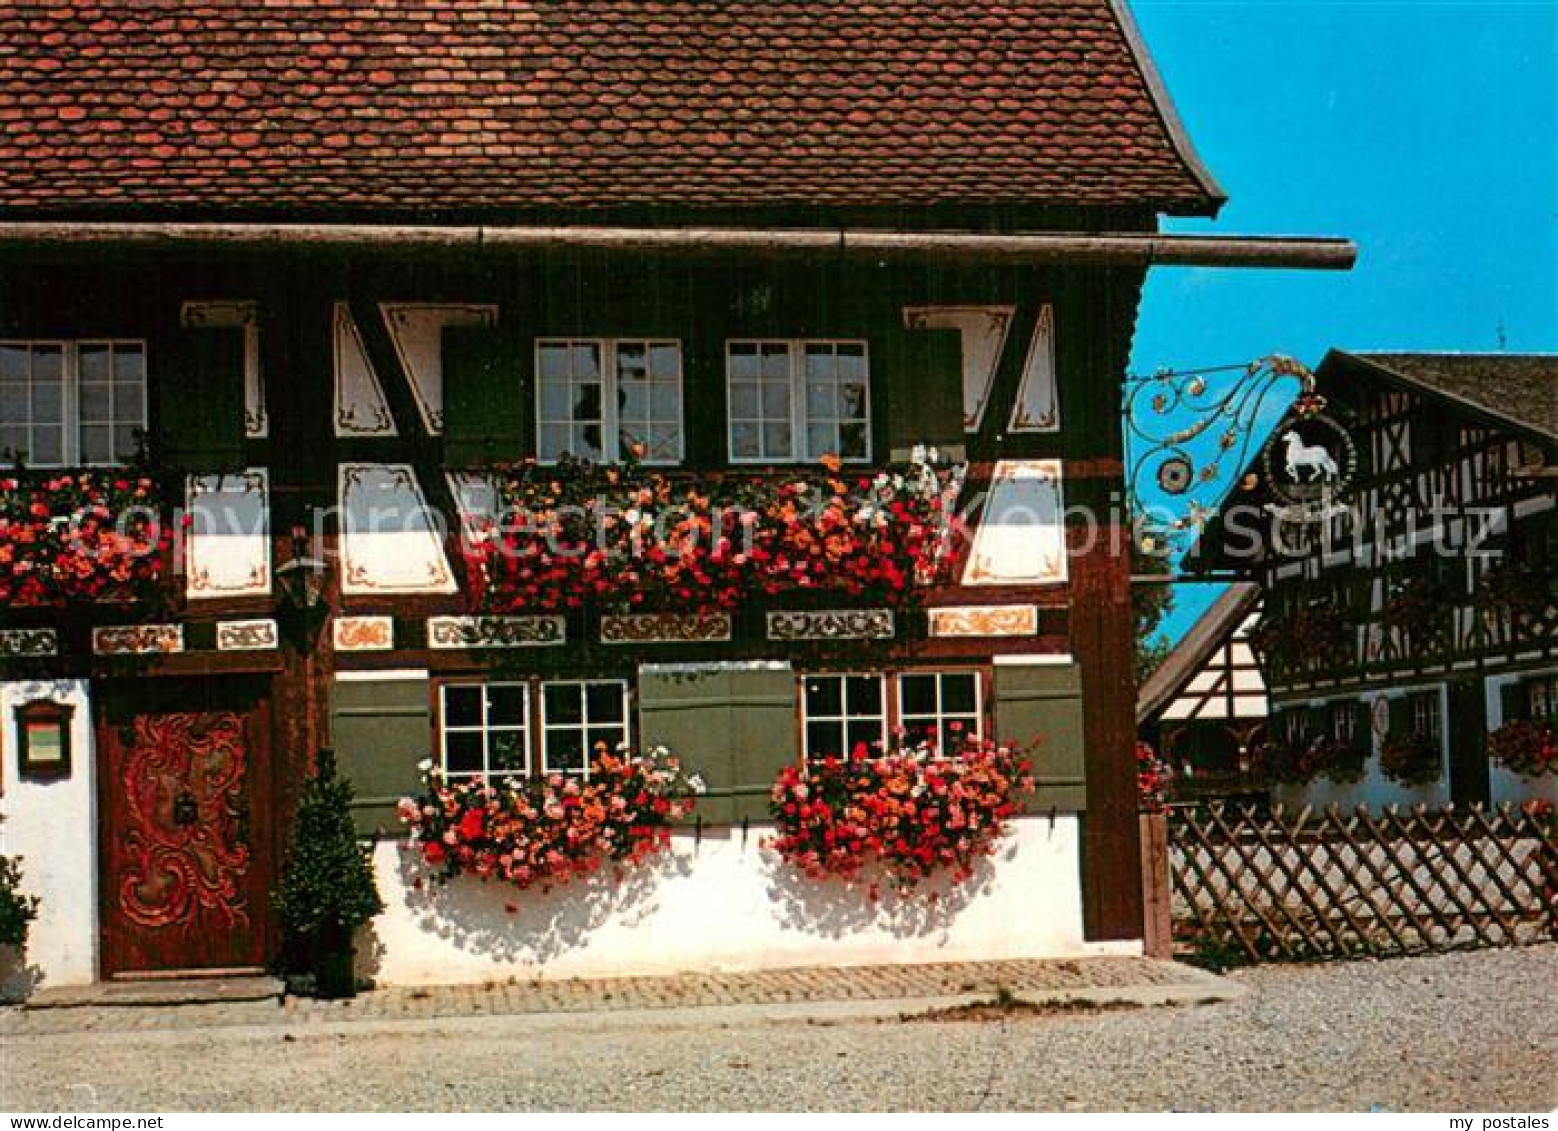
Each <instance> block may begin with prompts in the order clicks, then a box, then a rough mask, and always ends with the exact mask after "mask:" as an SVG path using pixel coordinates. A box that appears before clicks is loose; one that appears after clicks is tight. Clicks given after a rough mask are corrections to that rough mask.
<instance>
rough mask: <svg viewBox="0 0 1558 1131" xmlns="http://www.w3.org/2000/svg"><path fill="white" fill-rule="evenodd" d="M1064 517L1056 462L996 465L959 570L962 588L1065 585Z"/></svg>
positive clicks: (1059, 476) (1036, 461)
mask: <svg viewBox="0 0 1558 1131" xmlns="http://www.w3.org/2000/svg"><path fill="white" fill-rule="evenodd" d="M1064 515H1065V504H1064V502H1063V500H1062V498H1061V464H1060V461H1059V460H1053V459H1048V460H1002V461H1000V462H999V463H997V464H996V465H995V473H994V475H993V476H992V477H991V481H990V491H989V497H988V498H987V499H986V500H985V504H984V507H983V513H982V514H981V515H980V517H979V521H978V526H977V527H976V529H975V531H974V544H973V547H972V549H971V550H970V551H969V556H968V564H967V566H965V567H964V570H963V584H964V585H1042V584H1047V583H1052V582H1063V581H1065V580H1066V531H1065V524H1064Z"/></svg>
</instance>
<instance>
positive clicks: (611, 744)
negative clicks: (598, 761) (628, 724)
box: [589, 727, 626, 760]
mask: <svg viewBox="0 0 1558 1131" xmlns="http://www.w3.org/2000/svg"><path fill="white" fill-rule="evenodd" d="M589 740H590V758H591V759H592V760H593V759H594V758H595V757H596V756H597V755H599V754H600V753H601V752H602V748H604V752H605V753H607V754H615V753H616V751H617V747H619V746H621V745H622V743H623V742H625V741H626V736H625V735H624V734H623V733H622V728H621V727H591V728H590V730H589Z"/></svg>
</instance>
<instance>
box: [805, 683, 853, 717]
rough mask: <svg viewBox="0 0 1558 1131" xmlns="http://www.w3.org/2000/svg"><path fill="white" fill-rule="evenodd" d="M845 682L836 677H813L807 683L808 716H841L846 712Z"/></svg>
mask: <svg viewBox="0 0 1558 1131" xmlns="http://www.w3.org/2000/svg"><path fill="white" fill-rule="evenodd" d="M843 687H844V681H843V680H841V679H839V678H837V677H836V676H813V677H812V678H811V679H808V680H807V681H806V714H807V716H808V717H811V716H816V715H835V716H836V715H840V714H842V713H843V711H844V697H843Z"/></svg>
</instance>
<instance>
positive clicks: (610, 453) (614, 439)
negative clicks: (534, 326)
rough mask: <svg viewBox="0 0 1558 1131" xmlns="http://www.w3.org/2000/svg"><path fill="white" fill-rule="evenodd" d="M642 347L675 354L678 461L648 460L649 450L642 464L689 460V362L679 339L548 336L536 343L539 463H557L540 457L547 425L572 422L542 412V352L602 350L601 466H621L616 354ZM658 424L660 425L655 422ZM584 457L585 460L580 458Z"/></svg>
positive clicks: (663, 464) (667, 464)
mask: <svg viewBox="0 0 1558 1131" xmlns="http://www.w3.org/2000/svg"><path fill="white" fill-rule="evenodd" d="M624 345H628V346H638V345H641V346H643V347H644V348H645V350H646V351H647V350H649V349H653V348H654V347H656V346H670V347H672V348H673V349H675V351H676V458H675V459H649V458H647V456H648V450H647V448H646V450H645V455H646V458H645V459H644V460H643V461H642V462H643V463H644V464H646V465H654V466H659V467H676V466H678V465H680V464H681V463H682V462H684V461H685V460H686V458H687V379H686V372H687V363H686V357H685V355H684V351H683V349H682V340H681V339H680V338H660V337H643V338H634V337H616V338H571V337H546V338H537V339H536V342H535V377H536V380H535V386H536V389H535V407H536V416H535V421H536V462H538V463H541V464H545V465H548V466H551V465H553V464H556V463H557V460H556V459H554V458H543V457H542V455H541V450H542V449H541V433H542V430H543V429H544V428H545V427H546V425H547V424H548V423H551V424H553V425H557V424H563V423H567V424H569V425H572V424H573V423H575V422H573V421H569V422H563V421H546V420H545V419H544V417H543V414H542V411H541V396H542V379H541V353H542V351H543V350H544V349H546V348H547V347H557V346H562V347H564V348H567V349H572V348H573V347H575V346H593V347H595V348H596V349H598V350H600V374H601V381H600V385H601V419H600V431H601V458H600V460H599V461H598V462H600V463H603V464H604V463H620V462H621V461H622V440H621V435H622V432H621V428H622V421H621V411H620V409H619V408H618V405H617V393H618V390H617V381H618V369H617V351H618V350H619V348H620V347H622V346H624ZM652 423H657V422H652ZM580 458H582V457H580Z"/></svg>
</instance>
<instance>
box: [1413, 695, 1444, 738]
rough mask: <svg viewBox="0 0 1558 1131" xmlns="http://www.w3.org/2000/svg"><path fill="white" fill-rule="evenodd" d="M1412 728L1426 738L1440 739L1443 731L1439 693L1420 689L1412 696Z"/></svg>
mask: <svg viewBox="0 0 1558 1131" xmlns="http://www.w3.org/2000/svg"><path fill="white" fill-rule="evenodd" d="M1410 702H1411V711H1412V730H1413V733H1415V734H1420V735H1422V736H1423V737H1424V738H1428V739H1433V740H1434V741H1438V739H1439V738H1440V736H1441V734H1442V733H1443V723H1442V721H1441V719H1440V716H1439V693H1438V692H1437V691H1420V692H1417V693H1415V694H1414V695H1412V696H1411V699H1410Z"/></svg>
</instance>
